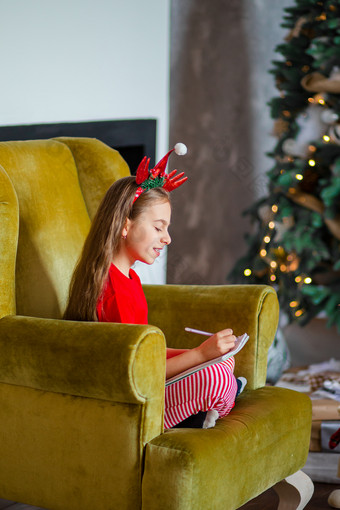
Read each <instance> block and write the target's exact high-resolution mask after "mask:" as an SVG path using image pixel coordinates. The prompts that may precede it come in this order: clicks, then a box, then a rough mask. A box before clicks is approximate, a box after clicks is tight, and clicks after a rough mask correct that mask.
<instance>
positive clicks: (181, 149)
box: [174, 142, 188, 156]
mask: <svg viewBox="0 0 340 510" xmlns="http://www.w3.org/2000/svg"><path fill="white" fill-rule="evenodd" d="M174 151H175V152H176V154H177V155H178V156H185V155H186V153H187V152H188V149H187V146H186V145H185V144H184V143H181V142H178V143H176V145H175V147H174Z"/></svg>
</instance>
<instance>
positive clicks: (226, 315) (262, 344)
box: [144, 285, 279, 389]
mask: <svg viewBox="0 0 340 510" xmlns="http://www.w3.org/2000/svg"><path fill="white" fill-rule="evenodd" d="M144 291H145V295H146V298H147V301H148V305H149V322H150V323H151V324H155V325H156V326H158V327H159V328H161V329H162V331H163V332H164V334H165V336H166V339H167V343H168V346H169V347H173V348H193V347H195V346H197V345H199V343H200V342H202V340H203V338H202V337H201V336H199V335H195V334H192V333H187V332H185V331H184V328H185V326H189V327H192V328H197V329H201V330H205V331H211V332H216V331H219V330H221V329H224V328H227V327H231V328H232V329H233V330H234V332H235V334H236V335H241V334H242V333H248V334H249V337H250V338H249V340H248V342H247V344H246V346H245V347H244V348H243V349H242V350H241V351H240V352H239V353H238V354H237V355H236V357H235V361H236V368H235V374H236V375H243V376H244V377H246V378H247V379H248V388H254V389H255V388H258V387H261V386H263V385H264V384H265V380H266V368H267V355H268V349H269V347H270V345H271V343H272V341H273V339H274V335H275V332H276V328H277V324H278V317H279V306H278V300H277V296H276V292H275V291H274V289H273V288H272V287H270V286H266V285H207V286H199V285H145V286H144Z"/></svg>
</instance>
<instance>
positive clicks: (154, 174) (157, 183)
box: [133, 143, 188, 203]
mask: <svg viewBox="0 0 340 510" xmlns="http://www.w3.org/2000/svg"><path fill="white" fill-rule="evenodd" d="M173 151H175V152H176V154H178V155H179V156H184V155H185V154H186V153H187V148H186V146H185V145H184V143H176V145H175V147H174V148H173V149H171V150H170V151H169V152H168V153H167V154H166V155H165V156H164V157H163V158H162V159H161V160H160V161H159V162H158V163H157V165H156V166H155V168H151V169H149V163H150V158H147V157H146V156H145V157H144V158H143V159H142V161H141V162H140V163H139V165H138V168H137V173H136V183H137V184H139V188H138V189H137V191H136V194H135V196H134V199H133V203H135V201H136V200H137V198H138V197H139V196H140V195H141V194H142V193H143V192H144V191H148V190H149V189H152V188H163V189H165V190H166V191H172V190H173V189H175V188H178V187H179V186H181V185H182V184H183V183H184V182H185V181H186V180H187V179H188V178H187V177H183V175H184V172H181V173H179V174H178V175H175V174H176V172H177V170H173V171H172V172H170V173H169V174H166V173H165V169H166V165H167V162H168V159H169V156H170V154H171V153H172V152H173Z"/></svg>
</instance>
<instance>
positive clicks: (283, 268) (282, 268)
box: [280, 264, 287, 273]
mask: <svg viewBox="0 0 340 510" xmlns="http://www.w3.org/2000/svg"><path fill="white" fill-rule="evenodd" d="M280 271H282V273H284V272H285V271H287V266H286V264H281V266H280Z"/></svg>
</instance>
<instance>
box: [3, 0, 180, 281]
mask: <svg viewBox="0 0 340 510" xmlns="http://www.w3.org/2000/svg"><path fill="white" fill-rule="evenodd" d="M169 2H170V0H162V1H159V0H144V1H140V0H58V2H55V1H52V0H0V62H1V77H0V125H11V124H35V123H49V122H72V121H90V120H114V119H130V118H133V119H138V118H156V119H157V121H158V131H157V141H158V143H157V158H158V159H160V157H161V156H162V155H163V154H164V153H165V152H166V151H167V150H168V95H169V94H168V88H169V85H168V84H169V9H170V7H169ZM165 259H166V257H164V258H163V262H162V261H159V262H158V263H157V264H155V265H154V266H153V267H151V268H149V267H146V266H145V268H143V269H140V268H138V269H137V270H138V272H139V274H140V275H141V277H142V280H143V281H144V282H150V283H151V282H154V283H162V282H164V279H165V270H164V265H165Z"/></svg>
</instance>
